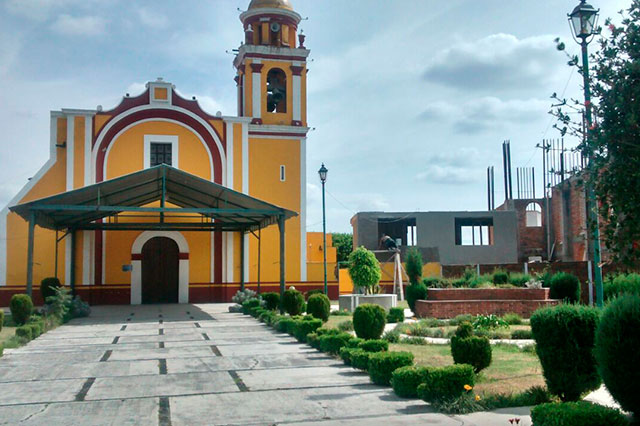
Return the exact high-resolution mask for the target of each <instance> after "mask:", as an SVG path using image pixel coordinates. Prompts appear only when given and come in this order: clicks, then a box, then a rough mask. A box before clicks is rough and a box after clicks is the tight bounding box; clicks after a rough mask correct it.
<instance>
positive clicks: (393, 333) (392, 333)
mask: <svg viewBox="0 0 640 426" xmlns="http://www.w3.org/2000/svg"><path fill="white" fill-rule="evenodd" d="M382 339H383V340H386V341H387V342H389V343H398V342H399V341H400V330H395V329H394V330H389V331H387V332H385V333H384V334H383V335H382Z"/></svg>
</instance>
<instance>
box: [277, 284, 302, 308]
mask: <svg viewBox="0 0 640 426" xmlns="http://www.w3.org/2000/svg"><path fill="white" fill-rule="evenodd" d="M282 307H283V308H284V310H285V311H286V312H287V313H288V314H289V315H300V314H301V313H302V312H304V311H303V309H304V296H303V295H302V293H300V292H299V291H298V290H296V289H293V288H290V289H289V290H287V291H285V292H284V296H283V297H282Z"/></svg>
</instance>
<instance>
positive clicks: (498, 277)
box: [491, 269, 509, 284]
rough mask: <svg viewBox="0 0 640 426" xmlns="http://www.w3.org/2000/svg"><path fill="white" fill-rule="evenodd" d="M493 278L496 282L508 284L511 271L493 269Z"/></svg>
mask: <svg viewBox="0 0 640 426" xmlns="http://www.w3.org/2000/svg"><path fill="white" fill-rule="evenodd" d="M491 280H492V281H493V283H494V284H507V283H508V282H509V273H508V272H507V271H503V270H501V269H496V270H495V271H493V275H492V277H491Z"/></svg>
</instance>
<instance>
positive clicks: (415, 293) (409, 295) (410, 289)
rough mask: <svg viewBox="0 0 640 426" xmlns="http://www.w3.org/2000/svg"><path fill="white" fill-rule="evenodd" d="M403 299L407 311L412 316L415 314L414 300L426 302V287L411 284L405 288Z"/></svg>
mask: <svg viewBox="0 0 640 426" xmlns="http://www.w3.org/2000/svg"><path fill="white" fill-rule="evenodd" d="M405 293H406V294H405V297H406V299H407V304H408V305H409V309H411V312H413V313H414V314H415V313H416V300H427V287H425V285H424V284H422V283H421V284H411V285H409V286H407V288H406V292H405Z"/></svg>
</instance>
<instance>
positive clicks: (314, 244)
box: [307, 232, 338, 263]
mask: <svg viewBox="0 0 640 426" xmlns="http://www.w3.org/2000/svg"><path fill="white" fill-rule="evenodd" d="M322 246H323V241H322V232H307V262H324V255H323V252H322ZM327 247H328V250H327V263H329V262H331V263H336V262H337V256H338V251H337V249H336V248H335V247H333V239H332V235H331V234H327Z"/></svg>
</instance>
